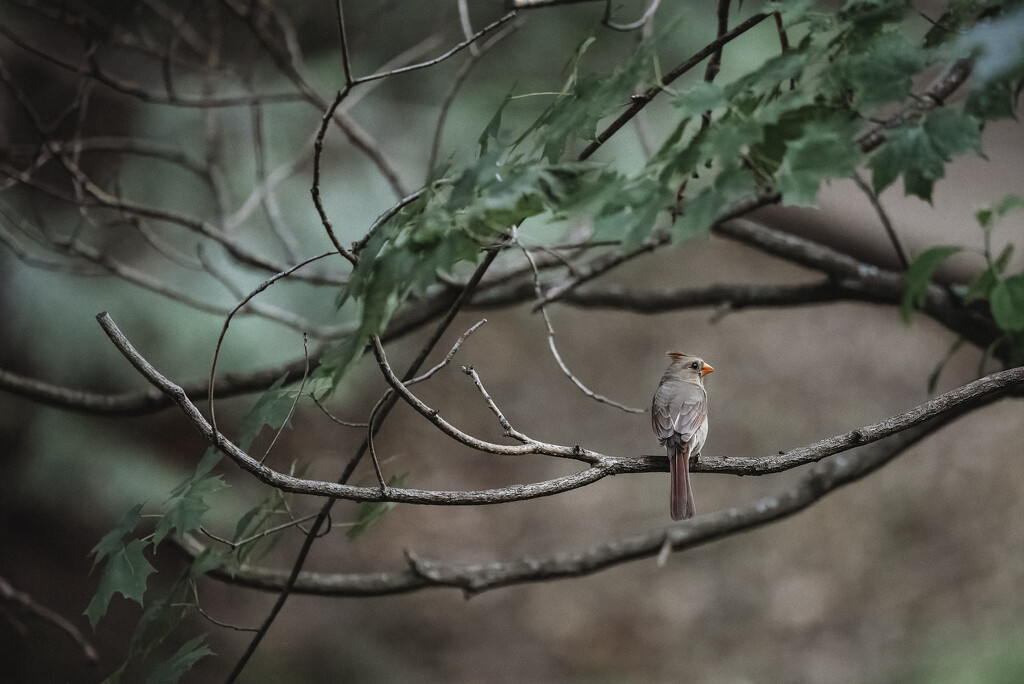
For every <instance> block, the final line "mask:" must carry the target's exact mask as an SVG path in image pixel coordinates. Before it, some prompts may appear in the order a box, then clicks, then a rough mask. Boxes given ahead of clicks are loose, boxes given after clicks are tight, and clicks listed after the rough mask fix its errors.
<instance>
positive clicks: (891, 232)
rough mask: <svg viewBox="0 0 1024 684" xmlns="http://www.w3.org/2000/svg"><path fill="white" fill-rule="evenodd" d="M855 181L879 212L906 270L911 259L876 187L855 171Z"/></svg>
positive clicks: (880, 218)
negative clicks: (904, 249)
mask: <svg viewBox="0 0 1024 684" xmlns="http://www.w3.org/2000/svg"><path fill="white" fill-rule="evenodd" d="M853 182H854V183H856V184H857V187H858V188H860V190H861V192H863V193H864V195H865V196H866V197H867V198H868V201H869V202H870V203H871V207H872V208H873V209H874V210H875V213H876V214H878V220H879V221H881V223H882V227H883V228H884V229H885V233H886V235H888V236H889V242H891V243H892V248H893V250H895V252H896V258H897V259H898V260H899V262H900V267H901V268H902V269H903V270H904V271H905V270H907V269H908V268H909V267H910V260H909V259H907V253H906V252H905V251H903V245H902V244H900V239H899V237H898V236H897V235H896V228H895V227H894V226H893V225H892V221H891V220H890V219H889V214H888V212H886V210H885V207H883V206H882V201H881V200H880V199H879V198H878V195H877V194H876V193H875V191H874V189H873V188H872V187H871V186H870V185H868V183H867V181H865V180H864V179H863V178H862V177H861V175H860V174H859V173H857V172H856V171H854V173H853Z"/></svg>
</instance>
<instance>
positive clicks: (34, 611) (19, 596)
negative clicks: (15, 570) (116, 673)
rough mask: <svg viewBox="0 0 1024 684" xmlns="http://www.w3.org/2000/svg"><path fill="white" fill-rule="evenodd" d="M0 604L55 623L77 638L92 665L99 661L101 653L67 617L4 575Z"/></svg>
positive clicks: (20, 612)
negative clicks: (21, 588) (33, 597)
mask: <svg viewBox="0 0 1024 684" xmlns="http://www.w3.org/2000/svg"><path fill="white" fill-rule="evenodd" d="M0 604H2V605H4V606H5V607H8V608H10V609H12V610H13V611H14V612H16V613H19V614H27V615H31V616H33V617H35V618H38V619H40V620H42V621H44V622H47V623H49V624H51V625H53V626H54V627H56V628H57V629H59V630H60V631H62V632H64V633H65V634H67V635H68V636H69V637H71V638H72V639H74V640H75V643H77V644H78V647H79V648H81V649H82V655H84V656H85V659H86V660H87V661H88V662H89V664H90V665H96V664H97V663H99V660H100V658H99V654H97V653H96V649H95V648H94V647H93V645H92V643H91V642H90V641H89V640H88V639H86V638H85V635H83V634H82V632H81V631H80V630H79V629H78V628H77V627H75V626H74V625H73V624H71V622H70V621H69V620H68V619H67V618H65V617H64V616H63V615H61V614H60V613H57V612H55V611H53V610H50V609H49V608H47V607H46V606H43V605H40V604H39V603H36V601H35V600H33V599H32V597H31V596H29V595H28V594H26V593H25V592H23V591H18V590H17V589H15V588H14V586H12V585H11V583H10V582H8V581H7V580H6V579H4V578H3V577H0Z"/></svg>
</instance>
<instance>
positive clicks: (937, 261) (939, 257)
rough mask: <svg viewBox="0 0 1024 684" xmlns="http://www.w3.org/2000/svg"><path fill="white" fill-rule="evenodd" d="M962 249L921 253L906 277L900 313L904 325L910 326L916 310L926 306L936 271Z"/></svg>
mask: <svg viewBox="0 0 1024 684" xmlns="http://www.w3.org/2000/svg"><path fill="white" fill-rule="evenodd" d="M962 249H963V248H962V247H957V246H955V245H939V246H937V247H930V248H928V249H926V250H925V251H923V252H921V253H920V254H919V255H918V256H917V258H916V259H914V261H913V263H911V264H910V267H909V268H908V269H907V273H906V275H905V276H904V290H903V305H902V308H901V311H900V313H901V315H902V316H903V322H904V323H906V324H908V325H909V324H910V320H911V317H912V316H913V313H914V309H916V308H920V307H921V305H922V304H924V302H925V298H926V297H927V296H928V284H929V283H930V282H931V277H932V274H933V273H935V270H936V269H937V268H938V267H939V266H941V265H942V262H944V261H945V260H946V259H948V258H949V257H951V256H952V255H954V254H956V253H957V252H959V251H961V250H962Z"/></svg>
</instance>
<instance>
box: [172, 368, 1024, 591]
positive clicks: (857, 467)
mask: <svg viewBox="0 0 1024 684" xmlns="http://www.w3.org/2000/svg"><path fill="white" fill-rule="evenodd" d="M1006 373H1012V374H1013V377H1014V378H1015V379H1014V380H1013V381H1012V383H1011V384H1015V385H1020V384H1022V383H1024V369H1021V368H1018V369H1015V370H1014V371H1007V372H1006ZM997 376H1001V374H994V375H993V376H989V378H983V379H982V380H983V381H988V380H990V379H992V378H996V377H997ZM1005 379H1006V376H1002V379H1001V380H998V381H997V383H1001V382H1003V381H1004V380H1005ZM978 382H981V381H978ZM972 384H973V383H972ZM1008 386H1009V385H1008ZM1001 391H1002V390H999V389H996V390H994V391H991V392H988V389H984V390H982V389H981V388H979V387H975V389H974V390H972V391H971V392H970V393H971V394H972V396H971V397H970V398H969V399H965V400H964V401H963V402H961V403H959V404H954V405H950V406H948V407H947V408H946V410H945V411H944V412H942V413H938V414H934V415H933V417H932V418H931V420H929V421H926V422H922V423H919V424H916V425H915V426H914V427H910V428H907V429H904V430H902V431H898V432H896V433H895V434H893V435H892V436H890V437H889V438H888V439H885V440H884V441H879V442H876V443H874V444H871V445H869V446H866V447H864V448H862V449H859V450H858V451H857V452H856V453H854V454H852V455H850V456H845V457H842V458H832V459H829V460H827V461H823V462H821V463H818V464H817V465H814V466H813V467H812V468H811V470H809V471H808V472H807V473H806V474H805V475H804V476H803V477H801V478H800V480H799V481H798V482H796V483H795V484H794V485H792V486H790V487H788V488H787V489H784V490H782V491H781V492H779V493H778V494H775V495H773V496H768V497H765V498H762V499H759V500H757V501H753V502H751V503H749V504H746V505H744V506H739V507H732V508H728V509H724V510H721V511H717V512H714V513H708V514H704V515H700V516H698V517H696V518H694V519H692V520H690V521H687V522H685V523H682V524H677V525H672V526H670V527H667V528H658V529H654V530H650V531H648V532H644V533H642V534H638V535H632V536H628V537H623V538H620V539H616V540H612V541H609V542H605V543H603V544H598V545H595V546H592V547H590V548H588V549H584V550H581V551H575V552H564V551H563V552H560V553H558V554H557V555H552V556H547V557H527V558H522V559H519V560H513V561H505V562H491V563H481V564H460V565H453V564H443V563H437V562H432V561H426V560H424V559H421V558H420V557H419V556H417V555H416V554H413V553H407V563H408V566H409V567H408V568H407V569H405V570H401V571H391V572H375V573H367V574H323V573H303V574H301V575H300V576H299V577H298V578H297V580H296V581H295V584H294V591H297V592H303V593H309V594H317V595H324V596H377V595H387V594H397V593H406V592H411V591H418V590H422V589H427V588H438V587H450V588H458V589H461V590H463V591H464V592H466V593H467V594H477V593H480V592H483V591H487V590H490V589H496V588H498V587H504V586H510V585H514V584H522V583H527V582H541V581H550V580H556V579H565V578H572V577H581V576H585V575H590V574H593V573H596V572H600V571H602V570H606V569H608V568H611V567H614V566H616V565H621V564H623V563H627V562H630V561H634V560H638V559H641V558H649V557H656V556H658V555H659V554H661V553H662V552H663V550H664V549H665V548H666V547H669V548H670V549H671V550H672V551H675V552H680V551H685V550H687V549H690V548H693V547H696V546H699V545H701V544H705V543H708V542H712V541H716V540H718V539H722V538H725V537H728V536H731V535H734V534H738V533H740V532H744V531H747V530H750V529H753V528H756V527H759V526H762V525H765V524H768V523H771V522H774V521H776V520H780V519H783V518H786V517H789V516H791V515H794V514H796V513H799V512H800V511H802V510H804V509H806V508H808V507H809V506H811V505H812V504H814V503H815V502H817V501H818V500H820V499H821V498H823V497H825V496H826V495H828V494H829V493H831V492H833V491H835V490H837V489H839V488H840V487H842V486H844V485H846V484H849V483H851V482H854V481H856V480H858V479H860V478H862V477H865V476H866V475H869V474H870V473H872V472H874V471H875V470H878V469H879V468H881V467H882V466H884V465H885V464H887V463H888V462H889V461H891V460H892V459H894V458H896V457H897V456H899V455H900V454H902V453H903V452H905V451H906V450H907V449H908V448H910V447H911V446H913V445H914V444H916V443H917V442H919V441H921V440H922V439H924V438H925V437H927V436H928V435H930V434H932V433H933V432H935V431H936V430H937V429H939V428H941V427H943V426H945V425H948V424H950V423H951V422H953V421H955V420H956V419H958V418H960V417H962V416H964V415H966V414H967V413H969V412H971V411H973V410H975V409H977V408H980V407H981V406H984V405H987V404H989V403H991V402H993V401H995V400H996V399H997V398H999V396H1000V395H1001ZM662 459H663V457H662ZM663 460H664V459H663ZM703 462H704V459H703V458H702V459H701V463H703ZM180 543H181V544H182V548H183V549H184V550H185V552H186V553H187V554H188V555H189V556H192V557H194V556H196V555H198V554H199V553H201V552H202V551H203V546H202V545H201V544H200V543H199V542H198V541H197V540H196V539H194V538H192V537H186V538H185V539H183V540H181V542H180ZM211 576H213V577H215V578H216V579H219V580H221V581H224V582H229V583H234V584H239V585H242V586H247V587H252V588H257V589H264V590H270V591H275V590H277V589H278V588H279V587H280V586H281V584H282V582H283V581H284V573H282V572H279V571H275V570H269V569H266V568H259V567H253V566H242V567H240V568H231V569H230V570H221V569H216V570H213V571H212V572H211Z"/></svg>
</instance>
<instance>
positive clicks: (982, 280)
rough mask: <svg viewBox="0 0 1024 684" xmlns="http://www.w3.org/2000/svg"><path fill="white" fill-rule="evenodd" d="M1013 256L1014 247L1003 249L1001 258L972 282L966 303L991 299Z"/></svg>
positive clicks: (965, 299) (966, 295) (966, 293)
mask: <svg viewBox="0 0 1024 684" xmlns="http://www.w3.org/2000/svg"><path fill="white" fill-rule="evenodd" d="M1012 256H1013V245H1012V244H1009V245H1006V246H1005V247H1003V251H1002V252H1000V253H999V256H998V257H996V259H995V261H993V262H992V265H991V266H989V267H988V268H986V269H985V270H984V271H982V272H981V273H979V274H978V275H977V276H975V277H974V280H972V281H971V284H970V285H969V286H968V288H967V292H965V293H964V296H963V298H964V303H965V304H970V303H971V302H975V301H978V300H979V299H983V300H989V299H991V298H992V289H993V288H994V287H995V286H996V284H997V283H998V282H999V278H1000V277H1001V276H1002V274H1003V272H1004V271H1005V270H1006V266H1007V264H1009V263H1010V258H1011V257H1012Z"/></svg>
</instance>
